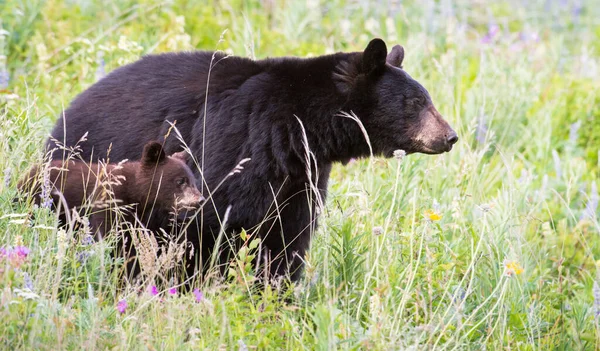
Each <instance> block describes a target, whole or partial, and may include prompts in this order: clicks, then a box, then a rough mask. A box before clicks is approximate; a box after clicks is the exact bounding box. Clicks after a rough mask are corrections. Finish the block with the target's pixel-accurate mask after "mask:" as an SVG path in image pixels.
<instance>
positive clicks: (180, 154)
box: [170, 151, 189, 163]
mask: <svg viewBox="0 0 600 351" xmlns="http://www.w3.org/2000/svg"><path fill="white" fill-rule="evenodd" d="M170 157H173V158H176V159H178V160H180V161H183V162H185V163H187V161H188V157H189V154H188V153H187V152H185V151H179V152H176V153H174V154H172V155H171V156H170Z"/></svg>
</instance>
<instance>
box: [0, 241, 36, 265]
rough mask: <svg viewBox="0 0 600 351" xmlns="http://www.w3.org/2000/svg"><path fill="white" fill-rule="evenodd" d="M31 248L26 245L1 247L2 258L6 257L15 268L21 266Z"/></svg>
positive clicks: (0, 256) (0, 254) (0, 255)
mask: <svg viewBox="0 0 600 351" xmlns="http://www.w3.org/2000/svg"><path fill="white" fill-rule="evenodd" d="M29 251H30V250H29V248H27V247H25V246H15V247H14V248H12V249H11V248H5V247H2V248H0V259H6V260H8V262H9V263H10V264H11V265H12V266H14V267H15V268H19V267H20V266H21V265H22V264H23V263H24V262H25V261H26V260H27V256H28V255H29Z"/></svg>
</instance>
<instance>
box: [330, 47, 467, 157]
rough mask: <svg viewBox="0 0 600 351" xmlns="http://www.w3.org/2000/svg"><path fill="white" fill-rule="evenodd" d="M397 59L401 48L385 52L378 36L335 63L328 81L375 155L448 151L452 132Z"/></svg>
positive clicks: (401, 55)
mask: <svg viewBox="0 0 600 351" xmlns="http://www.w3.org/2000/svg"><path fill="white" fill-rule="evenodd" d="M403 60H404V48H402V46H400V45H396V46H394V47H393V48H392V50H391V51H390V52H389V53H388V50H387V47H386V44H385V42H384V41H383V40H381V39H373V40H371V42H370V43H369V45H368V46H367V48H366V49H365V50H364V52H362V53H360V54H359V55H357V56H355V59H354V60H353V61H351V62H347V63H345V64H342V65H341V66H340V67H338V69H337V72H336V73H335V74H334V79H336V81H337V82H336V85H337V86H338V88H339V89H340V90H341V91H342V92H345V93H346V94H347V96H348V100H349V106H348V107H349V108H350V109H351V110H352V111H354V112H355V113H356V115H357V116H358V118H360V120H361V122H362V124H363V125H364V127H365V129H366V131H367V133H368V135H369V138H370V141H371V146H372V148H373V152H374V153H375V154H380V155H384V156H386V157H391V156H392V155H393V153H394V150H398V149H401V150H404V151H406V153H415V152H420V153H425V154H440V153H443V152H448V151H450V150H451V149H452V145H454V144H455V143H456V142H457V141H458V135H457V134H456V132H455V131H454V130H453V129H452V128H451V127H450V125H448V123H447V122H446V121H445V120H444V118H443V117H442V115H441V114H440V113H439V112H438V111H437V110H436V108H435V106H434V105H433V102H432V100H431V96H430V95H429V92H428V91H427V90H426V89H425V88H424V87H423V86H422V85H421V84H420V83H419V82H417V81H416V80H414V79H413V78H412V77H411V76H409V75H408V73H406V71H404V69H403V68H402V62H403ZM421 64H427V63H426V62H422V63H421ZM346 112H349V111H346Z"/></svg>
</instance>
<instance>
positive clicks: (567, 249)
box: [0, 0, 600, 350]
mask: <svg viewBox="0 0 600 351" xmlns="http://www.w3.org/2000/svg"><path fill="white" fill-rule="evenodd" d="M599 15H600V10H598V7H597V6H596V4H595V2H593V1H591V0H587V1H585V0H581V1H578V0H573V1H560V0H545V1H531V2H527V3H526V4H523V3H521V2H520V1H516V0H511V1H505V2H498V1H493V2H491V1H490V2H484V1H475V0H473V1H467V0H465V1H450V0H448V1H431V0H429V1H422V2H412V1H362V0H357V1H351V0H335V1H323V2H320V1H283V2H279V1H266V0H265V1H258V0H256V1H234V0H232V1H202V2H197V3H196V2H184V1H179V0H175V1H165V2H158V1H150V0H149V1H142V2H134V1H131V0H119V1H115V2H110V3H108V4H105V3H102V2H96V1H87V0H86V1H84V0H79V1H66V2H63V1H56V0H49V1H42V0H32V1H19V0H7V1H4V2H3V3H2V6H1V7H0V18H1V22H0V26H1V29H0V33H1V34H0V50H2V51H1V52H0V55H3V56H2V58H0V84H1V85H0V174H2V175H3V177H4V181H3V182H2V184H0V213H1V215H0V246H3V247H4V248H6V249H11V248H15V247H17V246H19V247H21V246H25V247H27V248H29V249H30V252H29V253H28V254H27V257H26V259H24V260H23V261H18V260H17V258H18V257H17V256H15V255H13V256H10V257H9V256H8V254H3V256H2V260H1V261H0V272H1V273H0V288H1V290H0V301H1V304H2V309H1V310H0V320H1V321H2V322H0V344H1V347H2V348H6V349H52V350H54V349H82V348H86V349H106V348H118V349H173V350H174V349H211V350H212V349H239V350H245V349H323V350H324V349H377V350H389V349H415V350H417V349H419V350H420V349H432V350H433V349H445V350H455V349H484V348H486V349H490V350H498V349H511V350H512V349H519V350H521V349H522V350H546V349H560V350H573V349H589V350H593V349H598V348H600V325H599V319H598V318H600V317H599V316H600V288H599V287H598V284H600V275H599V271H598V265H599V263H598V262H600V261H598V260H599V259H600V240H599V239H598V238H599V236H598V235H599V234H600V223H599V221H598V190H597V187H598V185H599V184H598V181H599V179H598V166H599V164H598V153H599V152H598V144H597V141H598V140H600V112H599V111H600V110H599V109H598V103H599V102H600V96H599V92H600V80H598V78H597V77H598V76H600V75H599V73H600V68H599V67H600V60H599V58H598V55H599V52H600V47H599V46H600V22H598V18H600V17H599ZM223 33H224V34H223ZM221 36H222V38H223V40H222V42H220V41H219V39H220V38H221ZM374 36H380V37H382V38H384V39H386V41H387V42H388V45H390V46H391V44H392V43H400V44H402V45H404V47H405V50H406V59H405V62H404V66H405V69H406V70H407V71H408V72H409V73H410V74H411V75H412V76H413V77H414V78H415V79H417V80H419V81H420V82H421V83H423V85H424V86H426V87H427V88H428V89H429V91H430V93H431V96H432V97H433V99H434V102H435V103H436V106H437V108H438V110H439V111H440V112H441V113H442V114H443V115H445V116H446V118H447V119H448V120H449V122H450V123H451V125H452V126H453V127H455V129H456V130H457V132H458V134H459V136H460V141H459V143H458V144H457V145H456V147H455V149H454V150H453V151H452V152H451V153H448V154H444V155H440V156H426V155H410V156H408V157H404V158H398V159H396V158H393V159H377V158H372V159H365V160H357V161H355V162H352V163H351V164H350V165H347V166H345V167H343V166H341V165H339V166H336V167H335V168H334V171H333V172H332V178H331V181H330V195H329V197H328V199H327V203H326V205H325V210H324V212H323V214H322V217H321V218H322V219H321V224H320V228H319V230H318V232H317V235H316V236H315V237H314V241H313V244H312V247H311V250H310V251H309V253H308V254H307V256H306V257H304V260H305V261H306V271H305V275H304V278H303V280H302V281H301V282H299V283H298V284H297V285H296V286H295V288H294V289H293V290H292V291H284V290H281V291H280V290H278V289H277V287H272V288H271V287H270V288H268V290H267V291H266V292H264V293H263V294H259V295H257V294H250V293H249V289H248V284H247V281H248V278H249V277H250V278H251V276H252V275H253V274H254V273H255V272H254V269H253V267H252V266H251V265H249V264H248V262H250V261H251V258H252V255H253V254H256V251H255V250H256V246H257V243H256V242H254V243H253V242H252V238H251V237H249V236H246V237H244V238H243V239H245V240H246V241H247V245H246V246H245V247H247V249H245V250H244V251H241V252H239V253H238V254H237V256H236V258H235V264H234V265H232V266H231V267H232V269H231V270H230V274H231V276H233V277H234V278H239V279H232V280H231V281H229V282H227V283H223V282H222V281H220V280H218V279H208V280H205V281H204V282H200V283H199V284H198V285H197V286H196V287H197V288H198V289H199V291H196V295H195V294H192V293H183V292H182V291H181V290H179V291H177V292H176V293H174V294H173V293H172V292H173V291H169V290H168V289H169V288H171V286H168V285H165V286H161V287H160V289H159V290H160V291H159V292H158V294H154V293H153V292H149V291H147V290H145V289H142V291H138V289H134V288H133V287H131V288H125V289H124V290H122V289H117V287H118V286H119V284H120V282H119V281H118V279H117V276H116V274H115V273H113V272H114V270H113V269H112V268H113V267H114V266H117V267H118V266H119V265H120V264H121V263H120V262H119V261H118V260H116V261H113V260H111V259H110V255H108V249H109V247H108V246H109V245H110V242H103V243H91V244H90V243H89V242H82V241H81V240H79V236H78V232H76V231H64V230H58V229H57V225H58V223H57V219H56V216H55V215H54V214H53V213H52V212H50V211H49V210H47V209H43V208H32V207H31V206H28V205H25V204H13V202H12V199H13V197H14V195H15V194H16V182H17V180H18V179H19V177H20V176H22V175H23V174H24V172H26V170H27V169H28V168H29V167H30V166H31V165H32V164H33V163H36V162H40V161H41V160H42V158H43V154H42V152H43V148H42V143H43V141H44V140H45V138H46V136H47V135H48V133H49V131H50V128H51V126H52V125H53V123H54V121H55V120H56V118H59V116H60V113H61V111H62V109H63V108H64V107H65V106H66V105H68V103H69V101H70V100H71V99H72V98H73V97H74V96H75V95H76V94H77V93H79V92H81V91H83V90H84V89H85V88H86V87H88V86H89V85H91V84H92V83H94V82H95V81H96V80H97V79H98V78H100V77H102V76H103V75H105V74H106V73H107V72H110V71H111V70H113V69H114V68H116V67H118V66H120V65H123V64H125V63H127V62H132V61H134V60H136V59H137V58H139V56H140V55H142V54H146V53H152V52H163V51H173V50H189V49H195V48H199V49H208V50H212V49H220V50H224V51H226V52H228V53H232V54H236V55H241V56H250V57H257V58H263V57H266V56H280V55H297V56H315V55H321V54H324V53H329V52H334V51H338V50H361V49H363V48H364V47H365V45H366V43H368V40H369V39H370V38H372V37H374ZM6 73H8V74H9V76H10V80H9V81H8V82H6V79H5V78H4V79H3V77H6V76H7V74H6ZM340 118H343V117H340ZM244 235H247V234H244ZM17 266H18V268H17ZM15 268H17V269H15ZM200 292H201V294H202V297H200ZM281 294H288V295H289V296H281ZM291 295H293V296H291ZM282 297H286V298H282ZM284 301H287V302H284ZM289 301H291V302H289ZM119 302H121V304H119ZM125 304H126V306H125ZM118 305H119V308H118ZM119 310H120V311H122V313H121V312H120V311H119Z"/></svg>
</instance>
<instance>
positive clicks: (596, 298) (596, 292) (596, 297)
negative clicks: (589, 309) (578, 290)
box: [592, 281, 600, 318]
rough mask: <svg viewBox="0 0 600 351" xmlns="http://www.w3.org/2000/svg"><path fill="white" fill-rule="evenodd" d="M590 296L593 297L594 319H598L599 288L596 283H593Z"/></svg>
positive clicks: (599, 304) (599, 309) (599, 315)
mask: <svg viewBox="0 0 600 351" xmlns="http://www.w3.org/2000/svg"><path fill="white" fill-rule="evenodd" d="M592 295H594V317H595V318H598V317H600V286H598V282H597V281H594V285H593V286H592Z"/></svg>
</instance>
